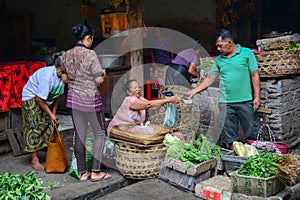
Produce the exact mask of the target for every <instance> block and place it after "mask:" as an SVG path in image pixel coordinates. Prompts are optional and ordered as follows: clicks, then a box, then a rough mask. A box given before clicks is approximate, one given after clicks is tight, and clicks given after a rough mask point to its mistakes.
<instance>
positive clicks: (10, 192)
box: [0, 171, 57, 200]
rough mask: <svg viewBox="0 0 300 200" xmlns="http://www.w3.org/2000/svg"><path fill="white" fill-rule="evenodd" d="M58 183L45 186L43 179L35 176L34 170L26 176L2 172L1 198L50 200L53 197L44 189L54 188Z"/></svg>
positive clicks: (7, 199) (0, 179)
mask: <svg viewBox="0 0 300 200" xmlns="http://www.w3.org/2000/svg"><path fill="white" fill-rule="evenodd" d="M56 185H57V183H56V184H52V185H49V186H43V181H41V180H39V179H37V178H36V177H35V174H34V171H31V172H29V173H27V174H26V175H24V176H22V175H19V174H12V173H11V172H5V173H4V174H0V200H3V199H5V200H10V199H11V200H14V199H22V200H27V199H28V200H30V199H43V200H49V199H51V197H50V196H49V195H48V194H46V193H44V192H43V190H44V189H46V188H49V189H51V190H52V189H53V188H54V187H55V186H56Z"/></svg>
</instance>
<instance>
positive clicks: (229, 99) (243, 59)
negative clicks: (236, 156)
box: [187, 29, 260, 149]
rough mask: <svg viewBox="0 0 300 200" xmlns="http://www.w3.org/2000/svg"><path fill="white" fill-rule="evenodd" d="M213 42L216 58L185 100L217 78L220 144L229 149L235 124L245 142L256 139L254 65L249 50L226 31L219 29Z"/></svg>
mask: <svg viewBox="0 0 300 200" xmlns="http://www.w3.org/2000/svg"><path fill="white" fill-rule="evenodd" d="M215 39H216V40H215V41H216V47H217V50H218V51H219V52H220V55H219V56H217V57H216V59H215V63H214V66H213V67H212V69H211V71H210V74H209V75H208V77H207V78H206V79H205V80H204V81H203V82H202V83H201V84H199V85H198V86H197V87H196V88H195V89H193V90H191V91H189V92H188V93H187V94H188V96H187V99H191V98H192V97H193V96H194V95H195V94H197V93H199V92H201V91H203V90H205V89H206V88H207V87H209V86H210V85H211V84H212V83H213V82H214V81H215V80H216V79H217V77H219V76H220V85H219V109H220V119H219V121H220V125H221V130H222V131H221V145H222V146H223V147H227V148H229V149H233V147H232V143H233V142H234V141H236V140H238V124H239V123H240V125H241V128H242V131H243V136H244V138H245V139H248V138H256V136H257V133H258V129H259V122H258V120H257V116H256V113H255V110H257V109H258V108H259V107H260V79H259V74H258V65H257V62H256V58H255V56H254V54H253V52H252V51H251V50H250V49H248V48H245V47H241V46H240V45H239V44H235V43H234V39H233V37H232V35H231V33H230V31H228V30H225V29H222V30H221V31H220V32H219V33H217V35H216V38H215ZM253 92H254V94H253Z"/></svg>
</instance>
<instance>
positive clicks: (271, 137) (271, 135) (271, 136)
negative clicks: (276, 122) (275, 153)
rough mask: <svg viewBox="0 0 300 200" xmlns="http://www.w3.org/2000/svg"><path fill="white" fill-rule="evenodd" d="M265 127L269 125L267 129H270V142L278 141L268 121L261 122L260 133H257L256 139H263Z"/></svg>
mask: <svg viewBox="0 0 300 200" xmlns="http://www.w3.org/2000/svg"><path fill="white" fill-rule="evenodd" d="M264 127H267V129H268V134H269V138H270V142H272V143H276V141H275V137H274V134H273V132H272V130H271V128H270V126H269V125H268V124H266V123H262V124H261V126H260V129H259V131H258V134H257V138H256V141H259V140H261V141H262V140H263V138H262V130H263V128H264Z"/></svg>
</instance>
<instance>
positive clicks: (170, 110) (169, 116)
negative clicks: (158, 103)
mask: <svg viewBox="0 0 300 200" xmlns="http://www.w3.org/2000/svg"><path fill="white" fill-rule="evenodd" d="M177 120H178V112H177V108H176V105H175V104H174V103H168V105H167V109H166V114H165V118H164V122H163V125H164V126H165V127H168V128H173V127H174V126H175V125H176V122H177Z"/></svg>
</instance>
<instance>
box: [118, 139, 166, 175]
mask: <svg viewBox="0 0 300 200" xmlns="http://www.w3.org/2000/svg"><path fill="white" fill-rule="evenodd" d="M115 148H116V166H117V168H118V170H119V171H120V173H121V174H122V175H123V176H125V177H127V178H132V179H146V178H156V177H157V176H158V173H159V170H160V166H161V163H162V162H163V160H164V159H165V155H166V149H165V148H164V146H163V145H155V146H149V147H139V146H134V145H130V144H126V143H121V142H118V143H116V145H115Z"/></svg>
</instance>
